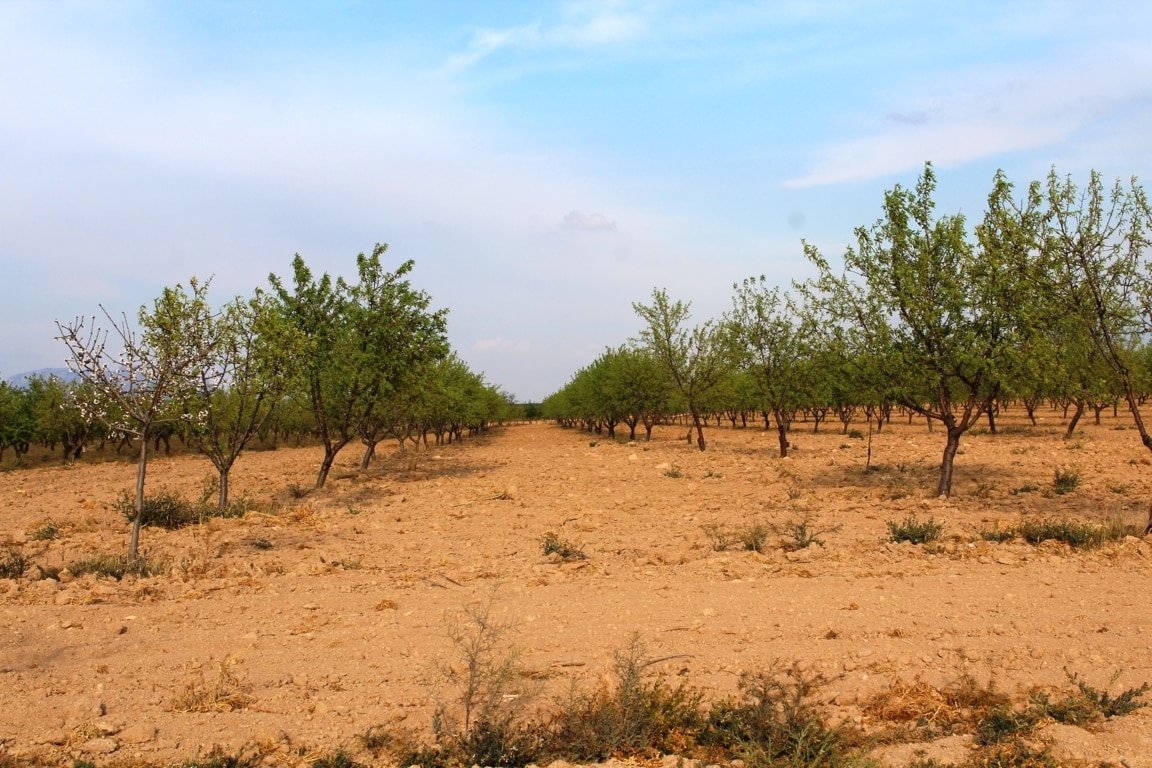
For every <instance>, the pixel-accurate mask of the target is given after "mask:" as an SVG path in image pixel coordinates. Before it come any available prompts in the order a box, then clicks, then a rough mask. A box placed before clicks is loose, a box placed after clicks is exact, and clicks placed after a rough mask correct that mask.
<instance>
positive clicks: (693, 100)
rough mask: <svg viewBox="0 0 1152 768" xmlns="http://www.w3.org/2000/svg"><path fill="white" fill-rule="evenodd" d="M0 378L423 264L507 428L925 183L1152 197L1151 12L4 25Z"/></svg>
mask: <svg viewBox="0 0 1152 768" xmlns="http://www.w3.org/2000/svg"><path fill="white" fill-rule="evenodd" d="M0 72H4V73H5V74H4V76H2V77H0V378H7V377H8V376H9V375H12V374H14V373H18V372H22V371H27V370H33V369H38V368H43V367H58V366H61V365H63V359H64V356H65V354H66V352H65V350H64V347H63V345H62V344H61V343H60V342H58V341H55V340H54V336H55V335H56V325H55V323H56V321H57V320H60V321H65V322H68V321H71V320H73V319H74V318H75V317H77V316H88V315H93V314H94V313H99V312H100V307H101V306H103V307H105V308H107V309H108V310H109V311H110V312H112V313H113V314H114V315H119V313H120V312H127V313H128V314H129V315H132V314H134V313H135V312H136V310H137V309H138V308H139V307H140V306H141V305H144V304H147V303H150V302H151V301H152V299H153V298H154V297H156V296H157V295H158V294H159V293H160V291H161V289H162V288H163V287H164V286H169V285H175V284H176V283H181V282H184V283H186V281H187V280H188V279H189V278H190V277H192V276H197V277H199V278H201V279H204V278H208V277H211V278H212V286H211V290H212V296H213V299H214V300H218V301H219V302H220V303H223V302H224V301H227V300H228V299H230V298H232V297H233V296H236V295H250V294H251V293H252V291H253V290H254V289H255V288H257V287H267V285H268V275H269V273H276V274H278V275H281V276H286V275H288V274H289V273H290V264H291V261H292V257H293V255H294V254H297V253H299V254H300V255H301V256H302V257H303V258H304V260H305V261H306V263H307V264H308V265H309V266H310V267H311V268H312V269H313V271H315V272H329V273H331V274H333V275H344V276H348V277H351V276H352V275H353V274H354V273H355V257H356V254H358V253H361V252H370V251H371V250H372V248H373V246H374V245H375V244H376V243H387V244H388V246H389V249H388V252H387V256H386V259H387V260H390V261H389V264H390V265H399V264H400V263H401V262H403V261H406V260H408V259H413V260H415V262H416V267H415V270H414V271H413V273H412V276H411V277H412V282H413V284H414V285H415V286H416V287H418V288H421V289H423V290H426V291H427V292H428V293H429V294H431V296H432V297H433V302H434V305H435V306H437V307H447V308H448V309H449V339H450V341H451V343H452V345H453V347H454V348H455V349H456V350H457V351H458V353H459V354H460V356H461V357H462V358H463V359H464V360H465V361H467V362H468V364H469V365H470V366H471V367H472V368H473V370H476V371H478V372H483V373H484V374H485V377H486V379H487V380H488V381H489V382H491V383H494V384H496V385H498V386H500V387H502V388H503V389H504V390H505V391H507V392H509V393H511V394H513V395H514V396H515V397H516V398H517V399H518V400H519V401H521V402H526V401H530V400H539V399H541V398H543V397H545V396H546V395H548V394H549V393H551V392H553V391H555V390H557V389H559V388H561V387H562V386H563V385H564V384H565V383H566V382H567V381H568V380H569V379H570V377H571V376H572V374H573V373H574V372H575V371H576V370H578V369H579V368H580V367H582V366H584V365H587V364H588V363H589V362H591V361H592V360H593V359H594V358H595V357H596V356H597V355H598V354H600V353H601V352H602V351H603V350H604V349H605V347H607V346H617V345H619V344H622V343H624V342H625V341H627V340H628V339H629V338H633V337H635V336H636V335H637V334H638V332H639V321H638V318H637V316H636V314H635V312H634V311H633V308H632V305H633V303H634V302H645V301H647V300H648V299H649V298H650V297H651V294H652V291H653V289H655V288H666V289H667V290H668V293H669V295H670V296H671V297H672V298H674V299H682V300H684V301H690V302H691V303H692V313H693V319H694V320H695V321H699V322H702V321H704V320H706V319H708V318H710V317H716V316H719V315H720V314H722V313H723V312H724V311H725V310H726V309H727V308H728V307H729V306H730V304H731V296H732V285H733V283H736V282H738V281H740V280H742V279H743V278H745V277H749V276H758V275H766V276H767V277H768V279H769V280H770V281H772V282H774V283H777V284H780V285H782V286H785V287H787V286H789V285H790V284H791V282H792V281H793V280H803V279H805V278H807V277H810V276H811V275H812V274H813V272H812V269H811V267H810V266H809V264H808V263H807V262H806V261H805V259H804V257H803V253H802V250H801V241H802V240H807V241H808V242H811V243H813V244H815V245H816V246H818V247H819V248H820V249H821V251H822V252H824V253H825V254H826V255H827V256H829V257H831V258H832V259H833V260H835V259H836V257H837V256H838V255H839V254H841V253H842V252H843V250H844V248H845V247H846V246H847V245H848V244H850V242H851V241H852V238H853V230H854V228H856V227H858V226H863V225H870V224H871V223H873V222H874V221H875V220H876V218H877V217H878V216H879V214H880V206H881V203H882V200H883V194H884V191H885V190H887V189H890V188H892V187H893V186H894V185H896V184H902V185H905V186H909V185H913V184H915V181H916V177H917V175H918V174H919V172H920V171H921V170H922V168H923V165H924V163H925V162H926V161H931V162H932V163H933V166H934V168H935V169H936V172H937V177H938V185H939V186H938V192H937V203H938V211H940V212H941V213H955V212H961V213H963V214H964V215H965V216H967V217H968V219H969V221H970V222H973V223H974V222H975V221H977V220H979V218H980V217H981V215H982V211H983V206H984V201H985V199H986V197H987V195H988V192H989V191H990V190H991V185H992V178H993V175H994V174H995V172H996V171H997V169H1003V170H1004V171H1005V172H1006V173H1007V174H1008V177H1009V178H1010V179H1011V180H1012V181H1013V182H1015V183H1016V184H1017V185H1018V186H1019V187H1025V186H1026V185H1027V184H1028V182H1030V181H1032V180H1034V179H1039V178H1042V177H1043V176H1045V175H1046V174H1047V173H1048V172H1049V170H1050V169H1052V168H1055V169H1056V170H1057V171H1058V172H1059V173H1060V174H1071V175H1072V176H1073V177H1074V178H1076V179H1078V180H1081V181H1083V180H1085V179H1086V178H1087V174H1088V173H1089V171H1090V170H1091V169H1096V170H1098V171H1100V172H1102V173H1103V174H1104V175H1105V176H1106V177H1108V178H1118V177H1119V178H1124V179H1128V178H1129V177H1131V176H1137V177H1141V178H1143V177H1147V176H1148V175H1149V171H1150V169H1152V133H1150V132H1149V128H1148V126H1149V125H1152V4H1148V3H1144V2H1139V1H1138V0H1131V1H1130V2H1114V1H1110V0H1095V1H1094V2H1059V1H1058V0H1050V1H1046V2H1029V1H1028V0H1022V1H1020V2H1013V3H1004V2H971V1H957V2H947V1H945V2H933V3H924V2H922V0H915V1H912V0H909V1H907V2H904V1H901V0H894V1H892V2H865V1H861V2H851V1H848V0H845V1H843V2H839V1H834V0H829V1H828V2H788V1H787V0H781V1H779V2H751V1H742V0H713V1H712V2H677V1H676V0H640V1H637V2H631V1H630V0H573V1H566V0H537V1H534V2H515V1H514V0H505V1H503V2H495V1H489V2H486V1H483V0H470V1H467V2H465V1H462V2H450V1H448V0H444V1H439V0H425V1H423V2H387V1H383V0H380V1H376V2H367V1H365V2H354V1H352V0H328V1H327V2H304V1H303V0H299V1H293V0H283V1H282V2H245V1H244V0H236V1H228V2H225V1H223V0H195V1H193V0H186V1H185V2H131V1H128V0H125V1H123V2H120V1H118V0H100V1H95V0H94V1H92V2H70V1H69V0H53V2H50V3H46V2H42V0H29V1H28V2H25V1H24V0H0Z"/></svg>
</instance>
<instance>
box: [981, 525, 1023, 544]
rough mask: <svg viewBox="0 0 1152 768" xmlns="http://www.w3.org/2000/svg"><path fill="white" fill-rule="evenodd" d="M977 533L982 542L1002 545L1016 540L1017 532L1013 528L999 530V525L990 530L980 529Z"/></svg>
mask: <svg viewBox="0 0 1152 768" xmlns="http://www.w3.org/2000/svg"><path fill="white" fill-rule="evenodd" d="M978 533H979V535H980V538H981V539H982V540H983V541H995V542H998V543H1003V542H1005V541H1011V540H1012V539H1014V538H1016V533H1017V531H1016V528H1015V527H1013V526H1008V527H1007V528H1001V527H1000V526H999V525H994V526H992V527H991V528H981V529H980V530H979V531H978Z"/></svg>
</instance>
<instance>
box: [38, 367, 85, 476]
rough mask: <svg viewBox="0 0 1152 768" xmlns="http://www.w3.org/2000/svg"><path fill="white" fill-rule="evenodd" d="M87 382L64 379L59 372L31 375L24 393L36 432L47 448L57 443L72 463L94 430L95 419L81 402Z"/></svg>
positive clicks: (53, 447) (82, 450) (64, 459)
mask: <svg viewBox="0 0 1152 768" xmlns="http://www.w3.org/2000/svg"><path fill="white" fill-rule="evenodd" d="M90 387H91V385H90V384H85V383H78V382H66V381H64V380H63V379H61V378H60V377H59V376H48V377H47V378H45V377H43V376H32V377H31V378H29V379H28V385H27V391H26V396H27V397H28V398H29V400H30V404H29V405H30V408H31V410H32V416H33V418H34V419H35V424H36V435H37V437H38V439H39V440H40V441H41V442H43V443H45V444H46V445H47V446H48V447H49V448H50V449H52V450H55V447H56V445H57V444H59V445H60V447H61V450H62V456H61V458H62V460H63V461H64V462H65V463H67V464H71V463H73V462H75V461H76V460H77V459H79V458H80V455H81V454H82V453H83V452H84V448H85V446H87V444H88V441H89V440H90V439H92V438H93V437H94V436H96V434H97V423H96V421H95V420H94V419H92V418H91V417H90V416H89V415H88V413H87V412H86V410H85V408H84V406H83V403H84V402H85V401H86V400H90V399H91V397H90V396H88V393H87V392H86V391H85V390H87V389H89V388H90Z"/></svg>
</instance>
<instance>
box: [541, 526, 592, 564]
mask: <svg viewBox="0 0 1152 768" xmlns="http://www.w3.org/2000/svg"><path fill="white" fill-rule="evenodd" d="M540 548H541V549H543V550H544V554H545V555H552V554H556V555H560V557H562V558H563V559H565V560H586V559H587V558H588V555H586V554H584V546H583V545H582V544H576V543H575V542H573V541H571V540H570V539H567V538H565V537H563V536H561V535H560V534H558V533H556V532H555V531H548V533H546V534H544V535H543V536H542V537H541V538H540Z"/></svg>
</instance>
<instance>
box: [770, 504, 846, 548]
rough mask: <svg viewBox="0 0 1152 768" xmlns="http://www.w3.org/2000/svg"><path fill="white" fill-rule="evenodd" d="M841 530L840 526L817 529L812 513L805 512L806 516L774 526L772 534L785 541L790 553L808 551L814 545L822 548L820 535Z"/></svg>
mask: <svg viewBox="0 0 1152 768" xmlns="http://www.w3.org/2000/svg"><path fill="white" fill-rule="evenodd" d="M839 530H840V526H838V525H837V526H834V527H832V528H817V527H816V526H814V525H813V524H812V513H811V512H804V514H802V515H799V516H797V517H794V518H792V519H791V520H786V521H784V522H783V523H782V524H780V525H775V524H773V525H772V532H773V533H775V534H776V535H777V536H780V537H782V538H783V539H784V549H787V550H788V551H790V552H795V551H796V550H798V549H807V548H808V547H810V546H812V545H813V544H818V545H820V546H821V547H822V546H824V540H823V539H821V538H820V534H822V533H835V532H836V531H839Z"/></svg>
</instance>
